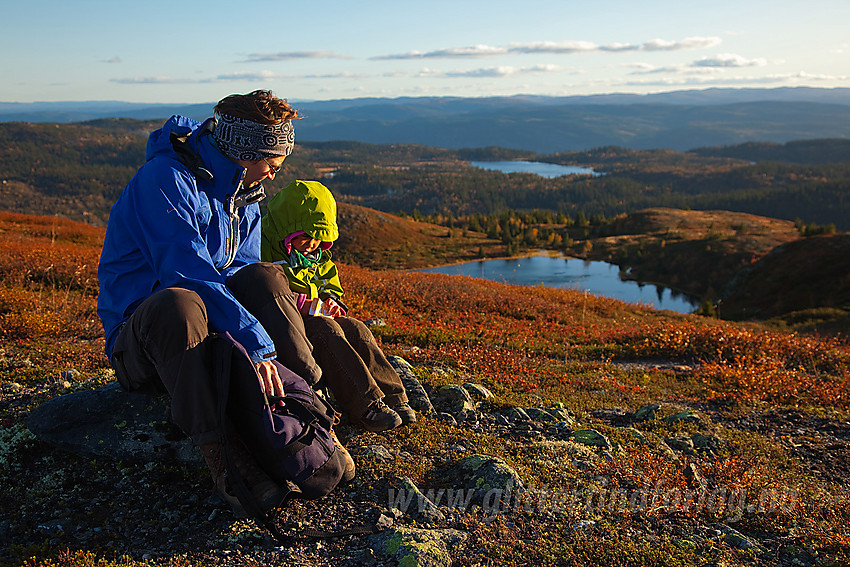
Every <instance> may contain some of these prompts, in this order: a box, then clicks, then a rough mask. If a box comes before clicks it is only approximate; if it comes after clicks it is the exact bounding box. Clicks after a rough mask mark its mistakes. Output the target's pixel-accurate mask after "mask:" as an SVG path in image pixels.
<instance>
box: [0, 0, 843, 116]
mask: <svg viewBox="0 0 850 567" xmlns="http://www.w3.org/2000/svg"><path fill="white" fill-rule="evenodd" d="M0 1H2V4H3V5H2V9H0V14H2V16H0V52H2V54H3V55H2V58H0V102H36V101H84V100H102V101H103V100H111V101H127V102H148V103H206V102H214V101H217V100H219V99H221V98H223V97H224V96H226V95H228V94H232V93H245V92H250V91H253V90H255V89H270V90H272V91H274V93H275V94H276V95H277V96H280V97H283V98H288V99H289V100H290V101H299V100H301V101H308V100H329V99H346V98H360V97H393V98H394V97H402V96H463V97H483V96H496V95H499V96H501V95H515V94H537V95H553V96H571V95H587V94H601V93H654V92H666V91H675V90H691V89H705V88H711V87H728V88H744V87H758V88H775V87H784V86H811V87H828V88H832V87H850V33H848V32H847V29H848V22H850V0H793V1H791V0H771V1H765V0H735V1H728V0H712V1H699V2H694V1H688V0H677V1H667V0H665V1H660V0H641V1H636V0H592V1H588V0H581V1H573V0H561V1H540V0H516V1H511V2H506V1H503V0H487V1H478V0H451V1H444V0H422V1H417V2H405V1H403V0H394V1H385V0H374V1H372V0H360V1H359V2H354V1H350V0H347V1H327V0H307V1H302V2H293V1H291V0H289V1H286V0H278V1H266V0H254V1H252V2H248V3H246V2H222V1H220V0H204V1H194V0H168V1H165V0H148V1H146V2H138V1H132V0H127V1H125V0H75V1H69V0H26V1H13V0H0Z"/></svg>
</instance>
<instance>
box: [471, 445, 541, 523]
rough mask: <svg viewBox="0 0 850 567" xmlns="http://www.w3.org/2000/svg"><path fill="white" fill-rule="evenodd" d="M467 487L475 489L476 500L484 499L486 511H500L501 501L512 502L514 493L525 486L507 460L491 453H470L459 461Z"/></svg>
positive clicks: (517, 492) (520, 491)
mask: <svg viewBox="0 0 850 567" xmlns="http://www.w3.org/2000/svg"><path fill="white" fill-rule="evenodd" d="M459 466H460V472H461V476H462V477H463V478H464V479H465V480H466V486H467V488H471V489H473V490H475V498H476V500H478V499H480V500H482V501H483V504H484V506H485V508H488V509H489V510H485V511H498V508H499V506H500V502H502V501H503V500H504V501H505V502H507V503H509V502H510V499H511V496H512V495H518V494H521V493H522V491H523V490H524V488H525V484H524V483H523V482H522V479H521V478H520V476H519V474H517V472H516V471H515V470H514V469H513V468H512V467H511V466H510V465H508V464H507V463H506V462H505V461H503V460H502V459H500V458H498V457H492V456H489V455H481V454H476V455H470V456H468V457H466V458H464V459H462V460H461V461H460V463H459Z"/></svg>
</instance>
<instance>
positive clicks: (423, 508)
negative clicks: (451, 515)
mask: <svg viewBox="0 0 850 567" xmlns="http://www.w3.org/2000/svg"><path fill="white" fill-rule="evenodd" d="M396 484H397V485H398V488H399V491H400V495H401V500H402V501H403V502H405V503H406V506H405V507H406V508H407V509H406V510H403V511H404V512H407V513H408V514H410V515H411V516H412V517H414V518H416V519H418V520H420V521H422V522H426V523H427V522H441V521H443V520H445V519H446V517H445V516H444V515H443V513H442V512H440V509H439V508H438V507H437V505H436V504H434V502H432V501H431V499H430V498H428V497H427V496H426V495H425V494H423V493H422V491H421V490H419V487H418V486H416V484H414V482H413V481H412V480H410V479H409V478H408V477H406V476H403V477H399V478H398V479H397V482H396ZM397 500H398V499H397ZM411 504H412V505H413V506H412V507H411V506H410V505H411Z"/></svg>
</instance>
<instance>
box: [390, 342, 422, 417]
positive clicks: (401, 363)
mask: <svg viewBox="0 0 850 567" xmlns="http://www.w3.org/2000/svg"><path fill="white" fill-rule="evenodd" d="M387 360H388V361H389V363H390V365H391V366H392V367H393V369H394V370H395V372H396V374H398V377H399V378H401V383H402V384H403V385H404V389H405V390H406V391H407V398H408V400H409V404H410V407H412V408H413V409H415V410H416V411H420V412H422V413H432V412H433V411H434V406H433V404H432V403H431V398H429V397H428V393H427V392H426V391H425V388H423V387H422V383H421V382H419V380H418V379H417V378H416V374H414V373H413V367H412V366H411V365H410V363H409V362H407V361H406V360H405V359H403V358H402V357H400V356H388V357H387Z"/></svg>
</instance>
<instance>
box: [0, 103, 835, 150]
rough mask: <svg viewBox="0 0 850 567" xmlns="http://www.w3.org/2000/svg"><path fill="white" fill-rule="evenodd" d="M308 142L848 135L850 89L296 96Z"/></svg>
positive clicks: (513, 144)
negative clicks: (324, 98)
mask: <svg viewBox="0 0 850 567" xmlns="http://www.w3.org/2000/svg"><path fill="white" fill-rule="evenodd" d="M293 104H294V105H295V106H296V107H297V108H298V109H299V111H300V112H301V113H302V115H303V117H304V120H302V121H300V122H299V124H298V127H297V130H298V138H299V139H300V140H302V141H315V142H321V141H332V140H352V141H359V142H368V143H373V144H395V143H406V144H423V145H428V146H435V147H441V148H452V149H457V148H475V147H486V146H502V147H507V148H513V149H523V150H531V151H535V152H541V153H554V152H563V151H574V150H584V149H590V148H595V147H602V146H609V145H617V146H622V147H626V148H631V149H654V148H669V149H673V150H678V151H682V150H689V149H692V148H696V147H705V146H723V145H730V144H740V143H743V142H771V143H785V142H788V141H792V140H806V139H815V138H850V89H815V88H778V89H707V90H700V91H695V90H692V91H674V92H667V93H657V94H649V95H635V94H606V95H589V96H569V97H546V96H536V95H516V96H509V97H483V98H463V97H401V98H357V99H340V100H329V101H293ZM213 106H214V103H212V102H210V103H200V104H190V105H181V104H142V103H127V102H119V101H85V102H34V103H4V102H0V121H2V122H11V121H22V122H81V121H87V120H94V119H99V118H108V117H122V118H136V119H142V120H149V119H164V118H167V117H168V116H170V115H172V114H182V115H185V116H189V117H192V118H196V119H198V120H201V119H204V118H206V117H207V116H210V115H211V113H212V108H213Z"/></svg>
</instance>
